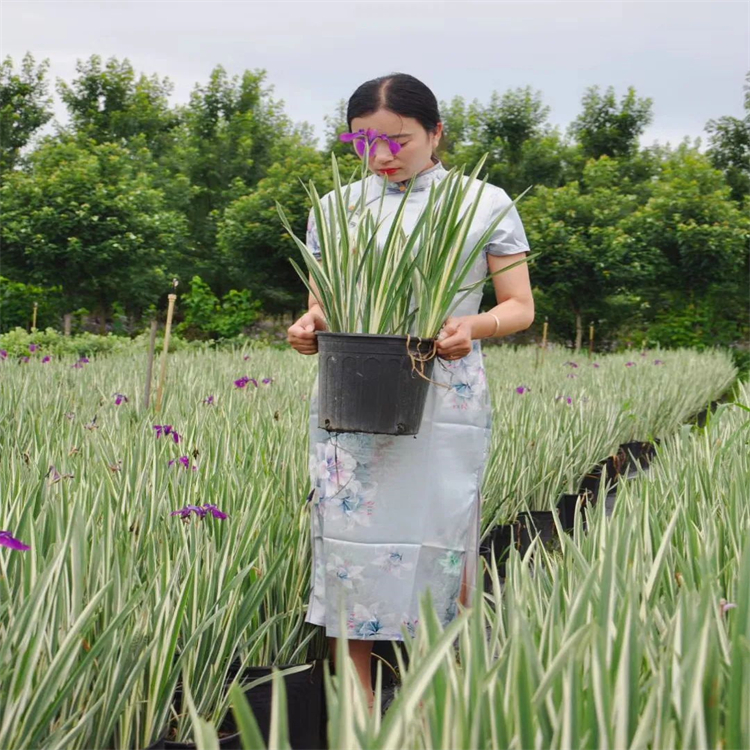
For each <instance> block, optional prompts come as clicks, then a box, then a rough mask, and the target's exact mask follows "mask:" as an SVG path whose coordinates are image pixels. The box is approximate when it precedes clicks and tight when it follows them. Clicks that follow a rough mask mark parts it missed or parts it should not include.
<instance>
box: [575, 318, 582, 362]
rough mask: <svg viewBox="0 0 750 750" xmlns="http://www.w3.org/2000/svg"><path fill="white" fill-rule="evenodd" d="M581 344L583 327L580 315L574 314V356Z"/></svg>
mask: <svg viewBox="0 0 750 750" xmlns="http://www.w3.org/2000/svg"><path fill="white" fill-rule="evenodd" d="M582 342H583V325H582V324H581V313H579V312H577V313H576V354H578V352H580V351H581V344H582Z"/></svg>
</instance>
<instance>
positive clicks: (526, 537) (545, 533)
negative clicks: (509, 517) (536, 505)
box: [518, 510, 557, 555]
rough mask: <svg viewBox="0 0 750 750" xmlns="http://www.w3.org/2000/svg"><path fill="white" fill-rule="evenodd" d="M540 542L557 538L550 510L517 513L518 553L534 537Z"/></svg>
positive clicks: (525, 548) (522, 552)
mask: <svg viewBox="0 0 750 750" xmlns="http://www.w3.org/2000/svg"><path fill="white" fill-rule="evenodd" d="M537 536H538V537H540V541H541V542H542V544H548V543H549V542H552V541H554V540H555V539H557V527H556V526H555V520H554V515H553V513H552V511H551V510H532V511H529V512H528V513H519V514H518V539H519V544H520V549H519V551H520V553H521V554H522V555H523V554H524V553H525V552H526V550H527V549H528V548H529V547H530V545H531V542H532V540H533V539H535V538H536V537H537Z"/></svg>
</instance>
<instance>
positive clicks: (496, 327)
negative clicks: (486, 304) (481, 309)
mask: <svg viewBox="0 0 750 750" xmlns="http://www.w3.org/2000/svg"><path fill="white" fill-rule="evenodd" d="M487 315H491V316H492V317H493V318H494V319H495V330H494V331H493V332H492V333H491V334H490V335H489V337H488V338H492V337H493V336H497V332H498V331H499V330H500V318H498V317H497V315H495V313H491V312H488V313H487Z"/></svg>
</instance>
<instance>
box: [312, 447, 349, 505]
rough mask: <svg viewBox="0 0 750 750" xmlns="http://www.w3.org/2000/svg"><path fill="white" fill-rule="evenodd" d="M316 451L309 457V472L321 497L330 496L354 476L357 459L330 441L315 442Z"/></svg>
mask: <svg viewBox="0 0 750 750" xmlns="http://www.w3.org/2000/svg"><path fill="white" fill-rule="evenodd" d="M315 448H316V453H315V454H314V455H313V456H311V458H310V473H311V474H312V476H313V477H314V479H315V489H317V490H318V492H319V493H320V497H321V499H323V498H326V497H330V496H332V495H334V494H335V493H336V492H338V491H339V490H340V489H341V488H342V487H345V486H346V485H347V484H348V483H349V482H350V481H351V480H352V478H353V477H354V470H355V469H356V467H357V461H356V460H355V458H354V457H353V456H351V455H350V454H349V453H347V451H345V450H343V449H342V448H338V447H337V446H335V445H334V444H333V443H332V442H331V441H326V442H323V443H316V445H315Z"/></svg>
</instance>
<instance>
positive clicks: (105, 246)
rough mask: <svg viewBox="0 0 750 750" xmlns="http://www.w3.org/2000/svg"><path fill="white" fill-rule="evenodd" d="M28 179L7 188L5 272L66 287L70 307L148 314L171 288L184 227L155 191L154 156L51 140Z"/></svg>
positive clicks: (16, 175)
mask: <svg viewBox="0 0 750 750" xmlns="http://www.w3.org/2000/svg"><path fill="white" fill-rule="evenodd" d="M29 164H30V168H29V171H27V172H19V171H17V172H13V173H12V174H10V175H8V178H7V180H6V181H5V183H4V184H3V185H2V187H0V199H2V204H3V222H2V225H1V226H0V237H2V242H3V267H4V271H5V273H6V275H8V276H9V277H10V278H13V279H15V280H19V279H23V280H25V281H26V280H28V281H30V282H32V283H34V284H39V285H44V286H50V285H52V284H60V285H61V286H62V288H63V295H64V299H65V303H66V305H67V306H68V307H69V308H73V307H80V306H81V305H85V306H87V307H89V308H91V309H100V310H105V311H106V310H107V309H108V307H109V306H110V305H111V304H112V303H113V302H115V301H117V302H120V303H121V304H122V305H124V306H125V308H126V309H127V310H129V311H133V312H135V313H140V311H141V310H142V309H143V308H144V307H145V306H146V305H148V304H150V303H154V302H156V301H157V300H158V299H159V297H160V296H161V294H162V293H163V291H164V290H165V289H167V288H168V279H169V278H170V277H171V275H172V274H171V273H170V271H172V272H173V271H174V269H176V268H177V266H178V262H177V258H178V250H179V249H180V248H183V247H184V246H185V244H186V243H185V240H186V237H185V230H186V227H185V220H184V218H183V217H182V216H179V215H178V214H176V213H174V212H172V211H169V210H167V209H166V207H165V205H164V196H163V194H162V193H161V191H160V190H159V189H158V188H156V187H154V186H153V184H152V174H151V172H152V169H153V166H154V165H153V159H152V158H151V156H150V154H149V153H148V151H145V150H144V151H143V152H142V153H140V154H139V158H138V159H137V160H136V159H134V158H133V156H132V155H131V154H130V152H129V151H128V150H127V149H126V148H124V147H122V146H119V145H116V144H114V143H104V144H98V143H95V142H94V141H91V140H85V141H80V142H79V141H75V140H72V139H70V138H62V139H56V138H49V139H47V140H46V141H45V142H44V144H43V145H41V146H40V147H39V148H38V149H37V150H36V151H34V152H33V153H32V154H31V155H30V156H29Z"/></svg>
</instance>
